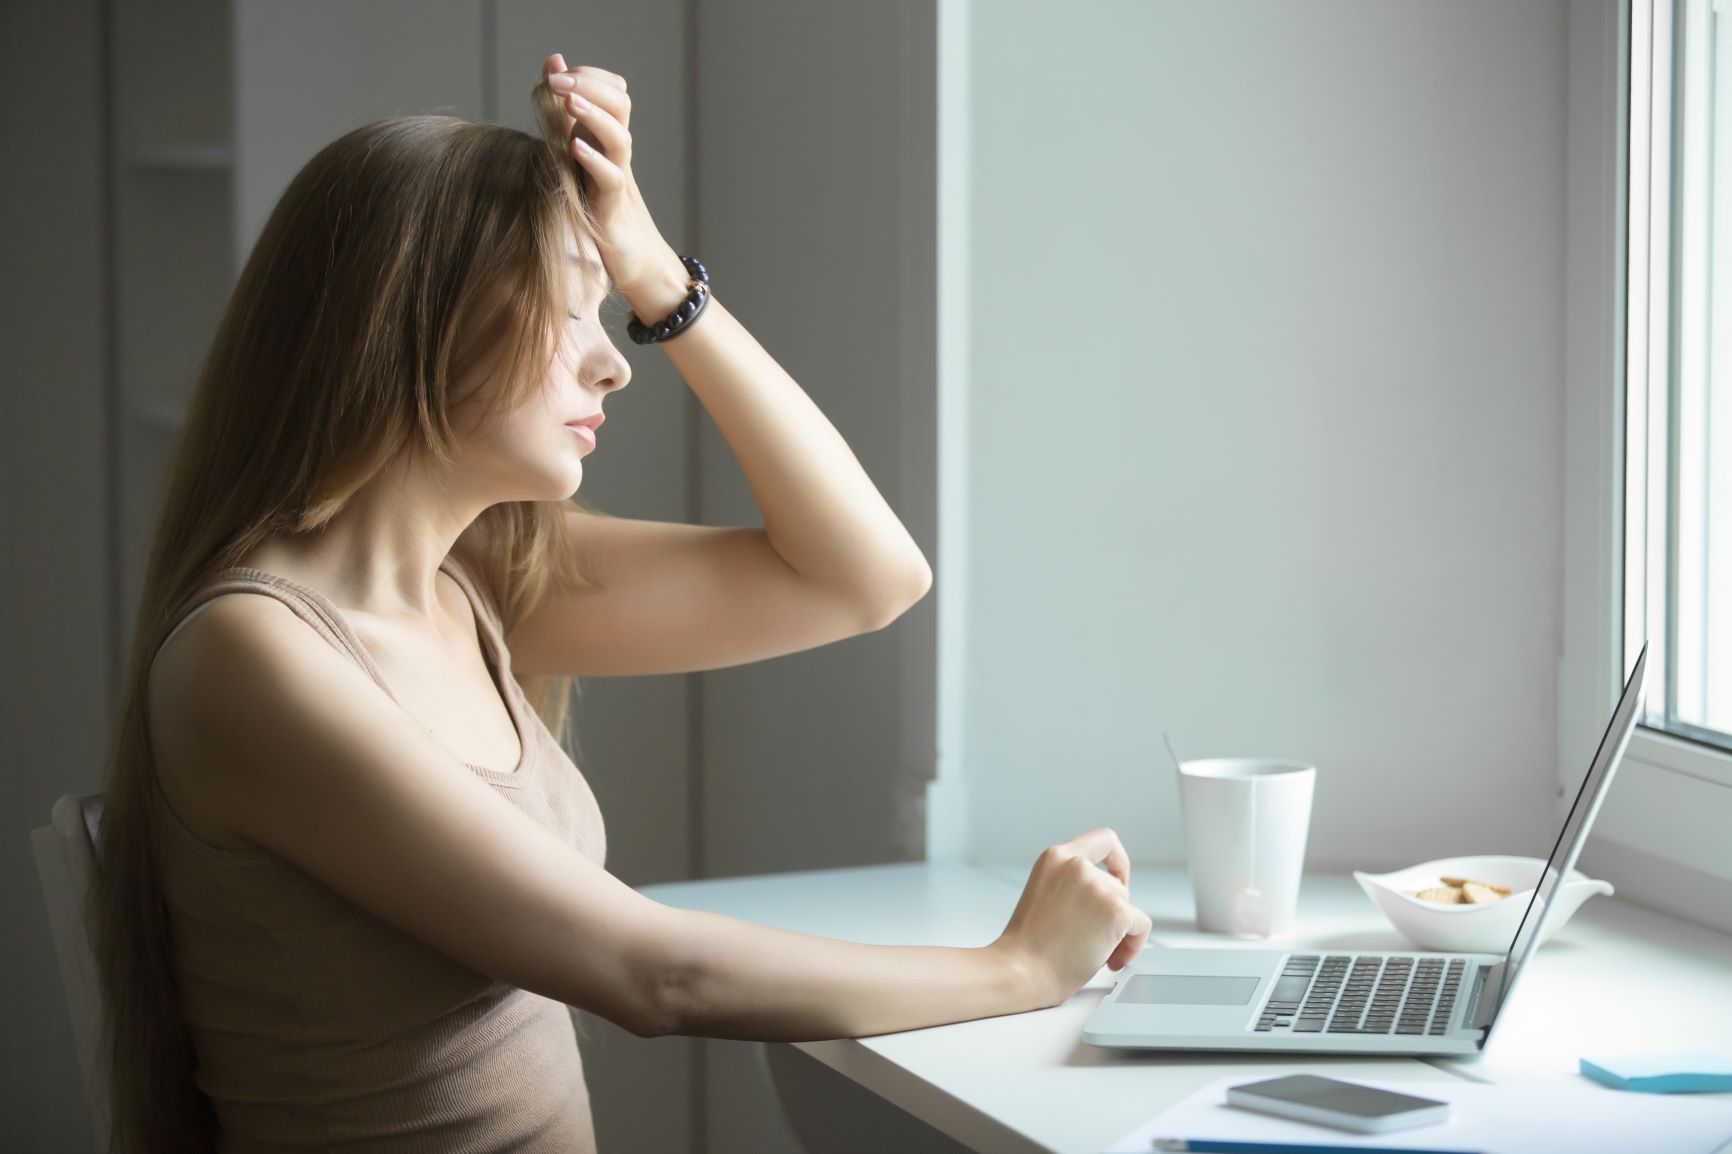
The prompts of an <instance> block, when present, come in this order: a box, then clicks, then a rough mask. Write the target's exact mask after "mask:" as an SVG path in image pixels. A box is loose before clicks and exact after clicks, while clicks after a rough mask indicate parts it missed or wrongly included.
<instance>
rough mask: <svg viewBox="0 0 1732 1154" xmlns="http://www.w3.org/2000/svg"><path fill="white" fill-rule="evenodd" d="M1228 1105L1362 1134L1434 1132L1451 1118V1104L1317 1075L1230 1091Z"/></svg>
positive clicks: (1293, 1076) (1294, 1076) (1271, 1080)
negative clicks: (1435, 1126)
mask: <svg viewBox="0 0 1732 1154" xmlns="http://www.w3.org/2000/svg"><path fill="white" fill-rule="evenodd" d="M1227 1105H1229V1106H1238V1107H1239V1108H1240V1109H1243V1110H1256V1111H1258V1112H1259V1113H1262V1114H1279V1115H1281V1116H1282V1117H1283V1118H1297V1119H1298V1120H1299V1121H1301V1122H1316V1123H1318V1124H1320V1125H1323V1126H1334V1127H1336V1128H1337V1129H1340V1130H1355V1131H1358V1132H1359V1133H1362V1134H1380V1133H1383V1132H1385V1131H1389V1130H1406V1129H1409V1128H1411V1127H1414V1126H1430V1125H1432V1124H1434V1123H1437V1122H1442V1121H1444V1120H1445V1119H1447V1118H1448V1117H1449V1103H1448V1102H1439V1101H1438V1100H1437V1099H1436V1098H1421V1097H1419V1096H1417V1095H1415V1094H1397V1093H1395V1092H1394V1091H1393V1090H1380V1089H1378V1088H1377V1087H1376V1086H1361V1085H1359V1084H1358V1083H1356V1082H1343V1081H1341V1080H1340V1079H1338V1078H1324V1077H1320V1076H1319V1075H1317V1074H1289V1075H1287V1076H1286V1077H1284V1078H1269V1079H1266V1080H1265V1081H1262V1082H1245V1083H1242V1084H1240V1085H1238V1086H1228V1087H1227Z"/></svg>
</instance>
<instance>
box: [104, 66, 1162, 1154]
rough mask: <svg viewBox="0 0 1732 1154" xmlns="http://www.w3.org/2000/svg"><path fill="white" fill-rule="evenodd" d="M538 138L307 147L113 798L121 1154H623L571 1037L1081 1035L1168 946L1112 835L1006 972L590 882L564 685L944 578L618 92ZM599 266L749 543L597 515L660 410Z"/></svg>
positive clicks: (172, 581) (711, 651)
mask: <svg viewBox="0 0 1732 1154" xmlns="http://www.w3.org/2000/svg"><path fill="white" fill-rule="evenodd" d="M535 100H536V104H537V111H538V114H539V116H540V120H541V126H542V131H543V137H542V138H536V137H533V136H530V135H527V134H524V133H521V132H517V131H514V130H511V129H507V128H503V127H500V126H496V125H489V124H477V123H472V122H468V121H464V120H460V119H457V118H452V117H439V116H431V117H397V118H393V119H390V120H385V121H380V122H377V123H374V124H369V125H366V126H364V127H362V128H359V129H356V130H354V131H353V132H350V133H348V134H347V135H345V136H343V137H342V138H340V139H338V140H337V141H335V142H333V143H332V144H330V145H329V146H327V147H326V148H325V149H323V150H322V151H321V152H320V153H319V154H318V155H317V156H315V157H314V158H313V159H312V160H311V161H309V162H308V164H307V165H306V167H305V168H303V169H302V170H301V172H300V173H299V174H298V175H297V176H296V177H295V179H294V181H293V182H292V183H291V184H290V186H289V187H288V189H287V190H286V191H285V192H284V194H283V197H282V199H281V201H280V202H279V203H278V204H277V206H276V208H275V210H274V211H273V213H272V214H271V217H270V219H269V220H268V222H267V223H266V225H265V227H264V229H263V231H262V232H261V234H260V236H259V239H258V242H257V244H256V246H255V247H254V250H253V252H252V253H251V255H250V258H249V260H248V262H247V265H246V268H245V270H244V271H243V272H242V274H241V277H240V280H239V282H238V284H237V285H236V288H235V291H234V295H233V297H232V299H231V300H230V302H229V305H228V308H227V310H226V312H225V314H224V316H223V318H222V321H221V323H220V325H219V327H218V330H217V333H216V335H215V338H214V340H213V342H212V345H211V348H210V352H209V355H208V356H207V358H206V361H205V363H204V365H203V366H202V369H201V374H200V380H199V383H198V388H197V391H196V394H195V396H194V398H193V402H192V405H191V408H190V412H189V418H188V424H187V426H186V428H185V431H184V434H183V439H182V443H181V446H180V449H179V453H178V456H177V458H176V460H175V462H174V465H173V468H172V470H171V473H170V477H169V481H168V485H167V489H166V492H165V495H164V499H163V506H162V512H161V521H160V524H159V525H158V527H157V531H156V534H155V537H154V540H153V546H152V551H151V555H150V558H149V565H148V570H147V575H146V580H145V587H144V593H143V598H142V605H141V609H140V614H139V619H138V631H137V634H136V636H135V638H134V646H133V661H132V664H131V668H130V671H129V674H128V677H127V681H126V686H125V694H124V697H123V700H122V715H121V719H120V725H119V730H118V733H117V737H116V744H115V748H114V756H113V758H112V762H111V765H110V767H109V772H108V775H107V778H106V781H105V785H104V795H105V813H104V817H103V824H102V830H101V840H100V847H99V853H100V859H101V862H102V868H101V875H100V882H99V892H98V900H97V902H96V905H95V910H94V913H95V925H94V926H93V930H94V932H95V936H96V942H97V953H98V964H99V970H100V977H101V981H102V985H103V990H104V995H105V1010H106V1018H107V1026H108V1031H109V1037H108V1053H109V1060H110V1066H111V1069H110V1097H111V1113H112V1123H113V1131H114V1135H115V1147H116V1148H117V1149H120V1150H127V1151H132V1150H148V1151H153V1152H154V1151H174V1152H177V1154H182V1152H186V1151H201V1150H213V1149H222V1150H230V1151H244V1150H266V1149H268V1150H299V1149H319V1150H327V1149H339V1148H341V1149H345V1150H348V1149H353V1150H367V1151H411V1150H413V1151H421V1150H427V1151H432V1150H438V1151H457V1150H465V1151H482V1150H501V1151H503V1150H513V1151H519V1150H549V1151H553V1150H557V1151H562V1152H564V1151H574V1150H577V1151H583V1150H593V1149H594V1142H595V1139H594V1131H593V1125H592V1119H591V1114H590V1104H589V1098H588V1093H587V1089H586V1087H585V1083H584V1079H583V1072H582V1066H581V1062H580V1058H579V1052H578V1048H577V1043H576V1038H575V1035H574V1031H573V1027H572V1021H571V1017H570V1015H569V1012H568V1010H567V1006H578V1007H582V1008H585V1009H588V1010H590V1011H592V1012H595V1013H597V1014H600V1015H602V1016H603V1017H606V1018H608V1019H609V1020H610V1021H613V1022H616V1023H618V1024H619V1025H621V1026H622V1027H624V1028H626V1029H629V1030H631V1031H632V1032H634V1033H636V1034H639V1035H641V1036H644V1037H650V1036H655V1035H659V1034H668V1033H690V1034H700V1035H704V1036H711V1037H730V1038H758V1039H782V1040H795V1039H804V1038H828V1037H843V1036H863V1035H869V1034H874V1033H883V1032H887V1031H892V1030H903V1029H911V1028H916V1027H919V1026H925V1025H936V1024H940V1023H944V1022H954V1021H963V1020H968V1019H970V1018H976V1017H983V1016H987V1015H992V1014H1002V1013H1013V1012H1017V1011H1020V1010H1025V1009H1033V1008H1037V1007H1040V1006H1046V1005H1052V1004H1054V1003H1056V1002H1058V1001H1060V1000H1062V999H1064V998H1065V997H1068V996H1069V995H1070V994H1071V993H1073V992H1075V990H1076V989H1078V988H1079V987H1080V986H1081V985H1082V984H1083V983H1084V982H1086V981H1087V980H1088V979H1089V978H1090V977H1092V976H1093V975H1094V974H1095V973H1096V972H1097V971H1098V969H1099V967H1100V966H1101V964H1102V963H1103V961H1104V962H1106V963H1107V964H1109V965H1111V966H1112V967H1113V968H1115V969H1118V968H1122V966H1123V965H1124V964H1125V963H1127V962H1128V961H1129V960H1130V959H1131V958H1132V957H1133V956H1135V954H1136V952H1137V951H1138V950H1140V949H1141V947H1142V944H1143V941H1144V938H1145V936H1146V934H1147V931H1148V918H1147V917H1146V916H1145V915H1144V914H1142V913H1141V912H1140V911H1138V910H1135V909H1134V908H1132V907H1131V906H1130V905H1129V904H1128V902H1127V900H1126V897H1127V890H1126V885H1127V883H1128V876H1129V875H1128V865H1127V863H1126V859H1125V855H1124V851H1123V848H1122V847H1121V846H1120V845H1119V842H1118V839H1117V838H1116V837H1115V836H1114V835H1113V833H1112V831H1111V830H1107V829H1100V830H1095V831H1093V832H1092V833H1089V834H1085V835H1083V836H1082V837H1079V838H1077V839H1075V840H1074V841H1072V842H1068V843H1065V844H1064V845H1062V846H1055V847H1051V848H1049V849H1048V850H1046V851H1045V852H1044V853H1043V854H1042V855H1041V857H1040V859H1039V860H1038V861H1037V863H1036V866H1035V868H1034V870H1033V872H1032V873H1031V875H1030V880H1029V885H1028V887H1027V889H1026V890H1025V892H1024V893H1023V895H1022V899H1021V901H1020V902H1019V903H1018V905H1017V907H1016V910H1015V912H1014V914H1013V915H1012V918H1011V921H1010V924H1009V925H1008V926H1007V928H1006V930H1005V932H1004V934H1003V935H1001V937H1000V938H999V939H998V940H997V941H995V942H993V943H992V944H991V945H990V946H986V947H981V948H977V949H952V948H925V947H882V946H864V945H857V944H853V943H847V942H840V941H833V940H830V939H825V938H818V937H811V936H806V935H800V934H791V933H786V932H783V931H778V930H772V929H768V928H765V927H760V926H754V925H751V924H749V923H744V922H740V921H737V920H734V919H729V918H723V917H717V916H714V915H709V914H704V913H701V912H696V911H686V910H679V909H672V908H668V907H663V906H661V905H659V904H657V903H655V902H653V901H650V900H649V899H648V898H645V897H643V896H642V895H640V894H638V893H637V892H636V891H634V890H632V889H631V888H630V887H628V886H626V885H624V884H623V883H621V882H620V881H618V880H617V879H616V878H614V877H613V875H611V874H609V873H608V872H607V871H606V869H605V868H604V865H605V857H606V838H605V831H604V828H603V824H602V818H601V814H600V812H599V810H598V808H597V806H596V803H595V798H594V796H593V794H591V792H590V791H589V788H588V786H587V785H586V784H585V782H584V779H583V775H582V774H581V773H580V772H579V771H578V769H577V766H576V765H575V764H573V763H572V761H571V760H570V758H569V757H567V755H566V754H565V752H564V750H563V748H562V747H561V744H560V741H559V739H558V738H557V737H556V736H555V734H556V733H560V732H562V731H563V730H564V728H565V720H566V713H567V701H568V692H569V690H570V688H571V685H572V678H573V676H575V675H581V674H587V675H607V674H645V673H667V672H680V671H689V670H698V669H713V668H718V667H722V666H728V665H735V664H740V663H742V662H747V661H754V660H760V659H763V658H767V657H771V656H775V655H778V654H783V653H790V652H794V651H797V650H802V649H808V648H811V647H814V646H817V645H821V644H825V643H827V642H830V641H833V640H836V639H839V638H842V637H846V636H849V635H853V634H858V633H861V632H864V631H867V630H870V629H875V628H878V627H881V626H882V625H884V624H885V623H887V622H888V621H890V620H892V619H894V618H895V617H896V616H897V615H898V614H899V613H901V612H902V611H903V610H904V609H905V608H906V607H907V606H908V605H909V604H911V603H912V602H914V601H915V600H917V599H918V598H919V597H921V596H922V595H924V593H925V591H926V589H927V587H928V585H929V583H930V580H931V577H930V571H929V569H928V567H927V565H926V563H925V560H924V558H923V557H922V556H921V555H920V553H919V551H918V550H917V548H916V547H915V545H914V544H913V542H912V541H911V540H910V539H909V537H908V535H907V534H906V532H905V531H904V530H903V528H902V526H901V525H900V523H899V522H898V521H897V520H896V518H895V516H894V515H893V514H892V512H891V510H890V509H889V508H888V506H886V505H885V503H884V502H883V500H882V498H881V497H880V496H879V495H878V493H877V491H876V490H875V489H874V487H873V486H872V484H871V482H870V481H869V480H868V479H867V477H866V475H865V474H864V473H863V472H862V471H861V469H860V467H859V465H858V463H857V461H856V460H855V459H854V457H853V455H852V453H851V452H850V451H849V450H848V448H847V446H846V445H845V444H844V442H843V441H842V439H841V438H840V437H839V436H838V435H837V433H836V431H835V430H834V429H833V428H832V427H831V426H830V424H829V423H828V422H827V421H826V420H825V419H824V418H823V416H822V415H821V414H820V413H819V411H818V410H817V408H816V407H814V406H813V405H812V403H811V402H810V401H809V400H808V399H807V397H806V396H805V394H804V393H803V392H802V391H801V390H800V389H799V388H798V386H797V385H796V384H795V383H794V382H793V381H792V380H791V379H789V378H788V376H787V375H786V374H785V373H784V372H783V371H782V370H781V368H780V367H779V366H778V365H777V364H776V363H775V361H773V360H772V359H771V358H770V357H769V355H768V354H767V353H765V352H764V350H763V349H762V348H761V347H759V346H758V344H757V343H756V342H755V341H754V340H753V339H752V338H751V336H750V335H749V334H748V333H747V332H746V331H745V330H744V328H742V327H741V326H740V324H739V322H738V321H737V320H735V319H734V318H733V317H732V316H731V315H730V314H729V313H728V311H727V310H726V308H725V307H724V306H723V305H722V303H721V302H720V301H719V300H716V299H713V298H711V297H709V295H708V293H707V291H706V289H705V288H703V287H697V285H696V280H697V275H696V274H699V273H701V267H695V268H694V267H688V266H687V265H685V264H684V263H683V262H682V259H681V258H680V257H679V256H678V255H677V254H675V253H674V251H673V250H672V249H671V248H670V247H669V246H668V245H667V243H666V242H665V241H664V240H663V239H662V237H661V235H660V233H659V231H658V230H657V229H656V227H655V225H654V223H653V222H652V221H651V219H650V216H649V213H648V211H647V209H646V208H645V206H644V202H643V199H642V197H641V195H640V194H639V192H638V189H637V185H636V182H635V180H634V178H633V177H632V174H631V167H630V161H631V136H630V133H629V131H628V125H629V122H630V109H631V105H630V99H629V96H628V94H627V91H626V84H625V81H624V79H622V78H621V77H619V76H617V75H614V74H613V73H610V72H607V71H605V70H603V69H599V68H593V67H581V68H577V69H569V70H568V69H567V68H566V65H565V61H564V59H563V58H562V57H560V56H558V55H554V56H552V57H550V58H549V59H548V60H547V62H546V63H545V64H544V65H543V77H542V81H541V83H539V84H538V85H537V87H536V89H535ZM586 137H587V138H588V139H587V140H586V139H585V138H586ZM604 273H605V274H607V275H609V276H611V279H612V288H613V290H615V291H618V292H619V293H620V294H621V295H623V296H624V297H625V298H626V299H627V300H628V301H629V302H630V303H631V306H632V309H633V311H634V314H635V317H636V318H641V320H642V321H643V322H644V323H645V324H647V325H649V326H652V328H651V333H650V335H651V337H652V338H655V337H660V338H663V339H660V340H655V339H652V340H651V341H650V343H659V344H660V345H661V346H662V348H663V349H664V350H665V351H666V353H667V355H668V356H669V357H670V358H671V359H672V361H673V362H674V364H675V366H676V367H677V368H678V370H679V372H680V374H681V376H682V377H683V378H684V380H685V381H686V383H687V384H689V385H690V386H691V387H692V389H693V390H694V391H695V392H696V393H697V394H698V396H699V398H700V400H701V401H702V402H703V403H704V405H705V406H706V407H707V409H708V411H709V412H710V414H711V416H712V417H713V418H714V419H715V421H716V424H717V426H718V427H719V428H720V429H721V431H722V433H723V434H724V436H725V437H726V438H727V439H728V442H729V444H730V445H731V446H732V447H733V448H734V449H735V451H736V452H737V453H738V454H739V457H740V461H741V465H742V467H743V468H744V470H745V472H746V474H747V476H748V478H749V479H750V481H751V483H752V486H753V489H754V492H755V493H756V494H757V496H758V498H759V500H760V503H761V505H762V507H763V511H764V520H765V529H764V530H757V529H753V528H744V527H741V528H718V527H703V526H692V525H669V524H660V523H652V522H640V521H632V520H627V519H622V518H612V517H606V516H603V515H600V514H597V513H596V512H594V511H593V510H590V509H588V508H587V507H586V506H584V505H583V504H582V503H581V502H578V501H576V500H575V499H574V498H573V494H574V492H575V490H576V489H577V488H578V486H579V483H580V482H581V480H582V476H583V460H584V457H585V455H586V454H587V453H588V452H590V451H591V450H592V449H593V447H594V439H593V437H592V436H591V435H590V434H588V433H586V432H584V431H582V430H580V429H578V428H574V427H573V426H574V425H576V424H579V423H587V424H589V425H591V426H593V425H595V424H599V419H600V416H601V411H602V404H603V401H604V400H605V398H606V397H607V396H608V395H609V394H610V393H612V392H613V391H614V390H616V389H619V388H623V387H624V386H625V384H626V383H627V381H628V380H629V379H630V369H629V368H628V366H627V365H626V362H625V361H624V360H623V359H622V358H621V357H620V355H619V353H618V350H617V349H616V348H615V347H614V346H613V345H612V343H611V342H610V341H609V339H608V337H607V336H606V334H605V332H604V331H603V329H602V328H601V326H600V324H599V323H598V321H597V319H596V314H597V310H598V308H599V306H600V305H601V303H602V301H603V299H604V298H605V297H606V295H607V293H608V291H609V289H608V286H607V285H605V284H604V283H603V281H602V276H601V274H604ZM664 318H666V320H664ZM658 322H663V323H661V324H659V325H658ZM520 677H521V678H522V679H523V684H525V685H528V686H532V687H534V689H533V692H529V691H526V690H525V688H523V685H520V683H519V680H518V678H520ZM532 701H533V702H535V704H534V705H532V704H531V702H532ZM1101 861H1105V863H1106V865H1107V872H1103V871H1102V870H1100V869H1097V868H1095V867H1094V863H1096V862H1101Z"/></svg>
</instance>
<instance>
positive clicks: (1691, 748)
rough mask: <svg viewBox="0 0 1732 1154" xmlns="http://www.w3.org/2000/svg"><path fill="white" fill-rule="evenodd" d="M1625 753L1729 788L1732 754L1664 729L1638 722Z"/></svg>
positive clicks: (1660, 767) (1731, 773) (1656, 765)
mask: <svg viewBox="0 0 1732 1154" xmlns="http://www.w3.org/2000/svg"><path fill="white" fill-rule="evenodd" d="M1624 756H1625V757H1626V758H1635V759H1636V760H1637V761H1640V762H1643V763H1645V764H1647V765H1651V766H1653V767H1654V768H1656V769H1664V770H1668V771H1670V772H1672V773H1681V774H1684V775H1685V776H1687V777H1694V778H1696V779H1698V780H1700V781H1705V782H1707V783H1709V784H1710V785H1723V786H1726V787H1727V788H1729V789H1732V753H1727V752H1726V751H1724V750H1719V749H1715V748H1714V747H1713V746H1711V745H1704V744H1703V743H1701V742H1697V741H1687V740H1685V739H1683V738H1680V737H1675V736H1673V735H1672V734H1670V733H1667V732H1666V731H1665V730H1661V729H1650V728H1648V727H1647V726H1645V725H1638V726H1637V727H1636V732H1635V733H1633V734H1631V735H1630V748H1629V750H1628V751H1627V752H1626V753H1625V754H1624Z"/></svg>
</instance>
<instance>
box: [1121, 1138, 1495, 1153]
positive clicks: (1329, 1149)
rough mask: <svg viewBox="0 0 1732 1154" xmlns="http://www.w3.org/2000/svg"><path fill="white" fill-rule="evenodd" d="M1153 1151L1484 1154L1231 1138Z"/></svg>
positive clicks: (1164, 1144) (1163, 1145)
mask: <svg viewBox="0 0 1732 1154" xmlns="http://www.w3.org/2000/svg"><path fill="white" fill-rule="evenodd" d="M1150 1147H1151V1148H1152V1149H1155V1150H1192V1151H1196V1152H1197V1154H1485V1152H1484V1151H1483V1150H1414V1149H1412V1148H1411V1147H1408V1148H1406V1149H1403V1148H1400V1147H1395V1146H1317V1145H1313V1144H1311V1143H1309V1142H1240V1141H1237V1140H1235V1139H1232V1138H1153V1139H1150Z"/></svg>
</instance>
